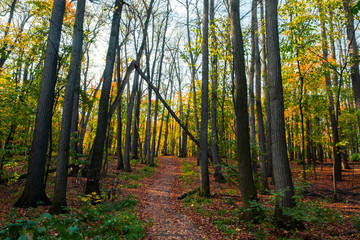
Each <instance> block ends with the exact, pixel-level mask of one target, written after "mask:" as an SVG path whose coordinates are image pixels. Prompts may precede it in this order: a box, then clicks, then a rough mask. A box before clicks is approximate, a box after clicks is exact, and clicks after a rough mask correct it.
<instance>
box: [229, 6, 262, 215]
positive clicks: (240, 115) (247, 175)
mask: <svg viewBox="0 0 360 240" xmlns="http://www.w3.org/2000/svg"><path fill="white" fill-rule="evenodd" d="M230 5H231V14H230V22H231V35H232V42H233V61H234V72H235V86H236V92H235V94H236V95H235V103H234V105H235V131H236V134H235V135H236V154H237V156H236V158H237V159H238V171H239V181H240V191H241V198H242V202H243V208H244V210H247V209H249V208H250V207H251V201H256V199H257V196H256V189H255V184H254V179H253V172H252V161H251V153H250V136H249V113H248V106H247V89H246V73H245V58H244V43H243V38H242V32H241V25H240V13H239V12H240V9H239V0H230ZM255 215H256V213H255V209H252V210H251V211H244V216H245V218H246V219H248V220H251V219H253V218H254V217H255Z"/></svg>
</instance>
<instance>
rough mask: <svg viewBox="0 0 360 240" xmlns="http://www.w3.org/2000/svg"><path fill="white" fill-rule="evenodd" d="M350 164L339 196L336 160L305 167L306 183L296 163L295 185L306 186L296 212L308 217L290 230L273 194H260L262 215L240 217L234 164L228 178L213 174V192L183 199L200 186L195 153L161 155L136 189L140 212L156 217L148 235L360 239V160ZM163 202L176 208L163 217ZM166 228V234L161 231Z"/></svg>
mask: <svg viewBox="0 0 360 240" xmlns="http://www.w3.org/2000/svg"><path fill="white" fill-rule="evenodd" d="M350 165H351V169H348V170H343V181H342V182H338V184H337V192H338V201H333V199H332V198H333V184H332V165H331V164H323V165H321V166H317V167H316V171H314V170H313V169H311V168H310V169H308V170H306V175H307V181H306V182H307V183H306V184H304V181H302V179H303V177H302V176H303V168H302V166H301V165H298V164H296V163H291V168H292V173H293V180H294V183H295V189H296V190H297V191H301V194H299V195H297V198H298V199H297V202H298V206H297V208H296V209H295V210H294V212H293V213H292V214H293V216H294V217H296V218H299V219H302V220H303V221H304V225H305V229H294V230H287V229H282V228H278V227H276V225H275V224H274V223H272V213H273V208H274V201H273V200H274V198H273V196H271V195H261V194H259V195H258V197H259V202H260V203H261V204H262V210H263V211H264V213H265V217H264V218H263V219H260V220H259V221H258V223H256V224H255V223H249V222H245V221H243V220H241V215H242V209H241V196H240V190H239V187H238V184H237V183H236V181H235V180H231V179H234V178H231V177H229V175H231V171H230V170H229V169H226V170H224V174H225V175H227V179H228V181H227V182H226V183H217V182H215V179H214V177H213V176H212V175H211V176H210V183H211V197H210V198H200V197H198V196H197V194H193V195H188V196H187V197H186V198H185V199H183V200H178V199H177V198H178V197H179V196H180V195H182V194H183V193H187V192H189V191H191V190H193V189H196V187H197V186H198V181H199V180H198V172H199V167H197V166H196V159H195V158H185V159H180V158H176V157H160V158H159V168H158V171H157V173H156V174H155V175H153V176H152V177H151V180H150V179H149V180H150V182H148V184H145V185H143V187H144V191H143V190H141V189H138V190H140V191H139V192H138V193H137V194H136V195H137V196H139V197H140V198H141V199H142V201H141V204H140V206H141V207H140V208H141V209H145V210H140V212H142V213H143V214H141V218H142V219H143V220H146V218H149V217H150V218H151V219H152V221H153V222H152V223H153V224H152V226H151V225H150V227H149V228H148V235H147V238H146V239H177V238H176V237H170V236H176V233H182V234H184V233H188V235H187V236H186V235H182V236H186V238H185V237H183V238H182V239H199V237H198V236H199V230H200V235H201V237H203V239H319V240H320V239H360V191H359V189H360V165H359V164H355V163H353V164H350ZM210 172H212V168H211V167H210ZM174 176H176V177H174ZM315 176H316V178H315ZM170 186H171V191H170V190H169V188H170ZM270 189H273V186H270ZM158 201H159V204H157V202H158ZM159 207H160V208H163V209H171V213H167V214H166V215H165V216H167V217H166V218H164V215H163V212H162V211H159ZM165 211H166V210H165ZM149 213H150V214H149ZM158 213H159V214H160V215H159V217H157V214H158ZM177 216H187V218H185V219H187V220H186V221H189V224H190V226H189V225H187V226H182V225H178V224H177V222H178V220H179V218H177ZM144 217H145V218H144ZM182 219H184V218H182ZM188 219H190V220H188ZM164 223H166V224H164ZM194 225H195V226H197V227H195V228H194ZM164 229H166V230H165V232H166V234H164V235H161V234H163V233H164ZM167 234H169V235H167ZM171 234H175V235H171ZM159 236H163V237H165V236H169V237H167V238H166V237H165V238H161V237H159Z"/></svg>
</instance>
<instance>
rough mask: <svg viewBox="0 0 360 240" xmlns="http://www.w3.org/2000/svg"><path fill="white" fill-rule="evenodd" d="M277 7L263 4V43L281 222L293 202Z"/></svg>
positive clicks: (274, 2)
mask: <svg viewBox="0 0 360 240" xmlns="http://www.w3.org/2000/svg"><path fill="white" fill-rule="evenodd" d="M277 7H278V1H277V0H267V1H266V40H267V41H266V42H267V50H268V64H269V65H268V69H269V72H268V74H269V75H268V77H269V83H270V111H271V135H272V161H273V162H272V164H273V175H274V180H275V189H276V191H278V192H282V193H283V195H282V196H281V197H279V198H278V199H277V203H278V206H280V207H281V208H276V215H277V217H278V219H279V220H280V221H282V222H284V221H285V219H284V218H283V212H282V208H284V207H287V208H293V207H295V200H294V187H293V182H292V179H291V171H290V165H289V160H288V156H287V147H286V136H285V122H284V99H283V86H282V77H281V63H280V48H279V34H278V20H277V15H278V14H277Z"/></svg>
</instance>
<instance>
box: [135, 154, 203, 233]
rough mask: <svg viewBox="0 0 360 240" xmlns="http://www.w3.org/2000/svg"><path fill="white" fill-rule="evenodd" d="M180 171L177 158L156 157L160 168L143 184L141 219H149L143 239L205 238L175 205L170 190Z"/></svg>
mask: <svg viewBox="0 0 360 240" xmlns="http://www.w3.org/2000/svg"><path fill="white" fill-rule="evenodd" d="M178 174H180V167H179V161H178V159H177V158H176V157H159V167H158V170H157V172H156V174H154V175H153V176H152V177H151V179H152V181H149V182H148V181H147V183H146V184H144V188H145V189H144V190H145V194H144V195H142V196H140V197H141V198H142V201H143V205H144V208H143V211H142V214H141V216H140V217H141V218H142V219H144V220H147V221H149V219H151V220H150V222H151V226H150V227H149V228H148V232H147V236H146V237H145V239H160V240H161V239H193V240H195V239H206V236H205V234H204V233H202V231H201V229H199V228H198V227H197V226H196V225H195V224H194V223H193V222H192V220H191V219H190V218H189V217H188V216H186V215H184V214H182V213H180V212H179V211H177V210H176V209H175V207H174V204H173V201H174V195H173V194H172V193H171V190H172V187H173V185H174V182H175V180H176V176H177V175H178Z"/></svg>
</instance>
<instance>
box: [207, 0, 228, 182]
mask: <svg viewBox="0 0 360 240" xmlns="http://www.w3.org/2000/svg"><path fill="white" fill-rule="evenodd" d="M210 29H211V32H210V35H211V39H212V40H211V43H212V44H211V45H212V50H213V54H211V75H210V78H211V139H210V147H211V155H212V161H213V164H214V177H215V181H217V182H223V181H224V180H225V178H224V176H223V175H222V173H221V165H220V159H219V146H218V129H217V114H216V112H217V111H216V107H217V102H218V97H217V91H218V89H217V88H218V78H219V74H218V69H217V65H218V56H217V44H218V43H217V37H216V33H215V0H210Z"/></svg>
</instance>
